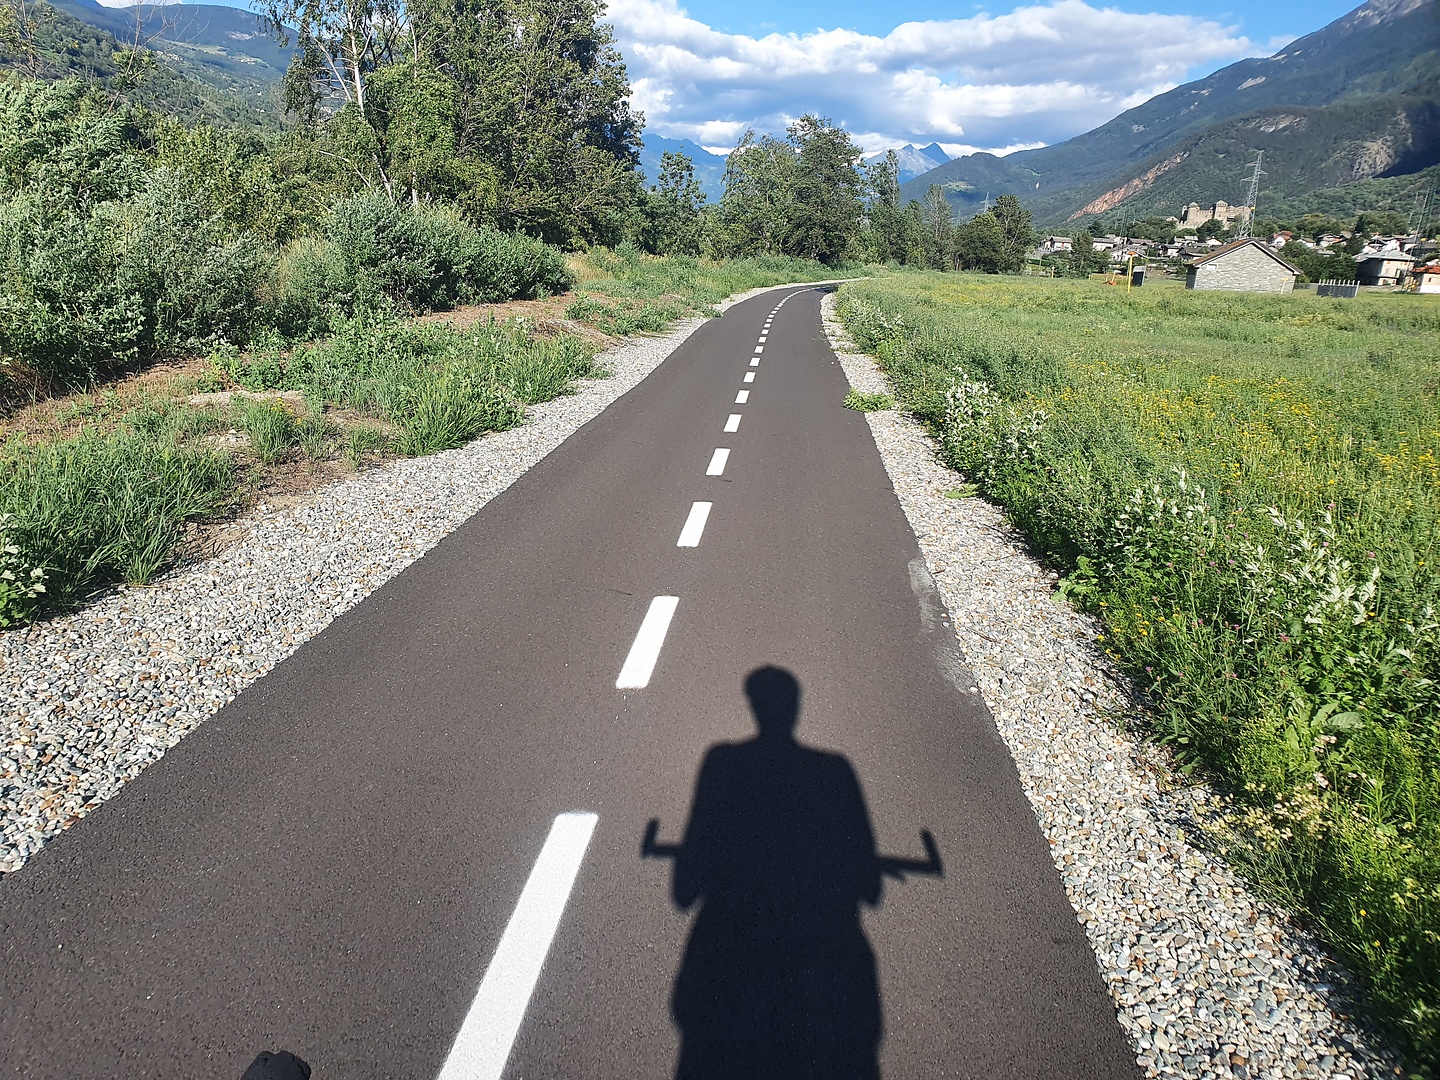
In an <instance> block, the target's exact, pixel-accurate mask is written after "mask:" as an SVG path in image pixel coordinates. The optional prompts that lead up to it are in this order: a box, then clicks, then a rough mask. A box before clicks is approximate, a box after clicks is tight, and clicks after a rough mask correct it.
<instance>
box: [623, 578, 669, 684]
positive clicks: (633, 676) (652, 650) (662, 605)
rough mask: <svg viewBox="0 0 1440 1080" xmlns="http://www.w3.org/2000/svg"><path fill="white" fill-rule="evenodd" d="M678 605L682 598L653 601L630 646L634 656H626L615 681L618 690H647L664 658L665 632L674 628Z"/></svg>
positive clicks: (656, 598) (656, 599) (631, 654)
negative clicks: (660, 660) (661, 654)
mask: <svg viewBox="0 0 1440 1080" xmlns="http://www.w3.org/2000/svg"><path fill="white" fill-rule="evenodd" d="M678 603H680V598H679V597H678V596H657V597H655V599H654V600H651V601H650V610H649V611H647V612H645V619H644V621H643V622H641V624H640V630H639V632H638V633H637V634H636V635H635V643H634V644H633V645H631V646H630V655H629V656H627V657H625V666H624V667H622V668H621V669H620V677H619V678H618V679H616V680H615V689H616V690H643V689H645V687H647V686H649V685H650V676H651V674H652V673H653V672H654V671H655V661H656V660H659V659H660V646H662V645H664V644H665V633H666V631H668V630H669V629H670V620H671V618H672V617H673V616H674V615H675V605H676V604H678Z"/></svg>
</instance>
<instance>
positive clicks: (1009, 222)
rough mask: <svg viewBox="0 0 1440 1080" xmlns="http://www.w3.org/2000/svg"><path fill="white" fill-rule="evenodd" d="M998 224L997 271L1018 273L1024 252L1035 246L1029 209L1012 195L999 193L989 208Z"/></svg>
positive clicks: (1023, 263)
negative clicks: (992, 206)
mask: <svg viewBox="0 0 1440 1080" xmlns="http://www.w3.org/2000/svg"><path fill="white" fill-rule="evenodd" d="M991 214H992V215H994V218H995V220H996V222H997V223H998V224H999V226H1000V247H999V250H998V252H997V255H996V258H997V263H996V266H997V272H998V273H1002V274H1018V273H1019V272H1020V268H1021V267H1023V266H1024V265H1025V255H1026V253H1027V252H1028V251H1029V250H1030V249H1031V248H1033V247H1034V246H1035V230H1034V229H1033V228H1031V225H1030V211H1029V210H1026V209H1025V208H1024V207H1023V206H1021V205H1020V200H1019V199H1017V198H1016V197H1015V196H1014V195H1001V196H1000V197H999V198H998V199H996V200H995V206H994V208H993V209H992V210H991Z"/></svg>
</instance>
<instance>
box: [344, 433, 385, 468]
mask: <svg viewBox="0 0 1440 1080" xmlns="http://www.w3.org/2000/svg"><path fill="white" fill-rule="evenodd" d="M388 443H389V440H388V439H387V438H386V436H385V432H383V431H382V430H380V428H378V427H375V426H374V425H373V424H356V425H354V426H353V427H351V428H350V429H349V430H348V431H347V432H346V433H345V461H346V463H347V464H349V466H350V467H351V468H352V469H359V468H360V467H361V466H362V465H364V464H365V461H366V459H367V458H370V457H373V456H376V455H379V454H383V453H384V452H385V448H386V446H387V445H388Z"/></svg>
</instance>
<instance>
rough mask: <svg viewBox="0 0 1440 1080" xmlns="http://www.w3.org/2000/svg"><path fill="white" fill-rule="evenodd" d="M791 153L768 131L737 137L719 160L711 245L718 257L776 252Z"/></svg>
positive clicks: (788, 197) (791, 172)
mask: <svg viewBox="0 0 1440 1080" xmlns="http://www.w3.org/2000/svg"><path fill="white" fill-rule="evenodd" d="M796 172H797V170H796V162H795V155H794V153H793V151H792V150H791V149H790V147H789V146H788V145H787V144H786V143H784V142H782V141H781V140H779V139H776V138H774V137H772V136H770V135H761V136H759V137H758V138H757V137H756V135H755V132H754V131H747V132H745V134H744V135H743V136H741V139H740V142H739V144H738V145H737V146H736V147H735V149H734V150H732V151H730V154H729V156H728V157H727V158H726V159H725V194H724V195H723V196H722V197H721V200H720V207H719V212H718V213H717V214H716V217H715V228H714V230H713V232H712V234H711V241H710V244H711V247H712V248H713V249H714V251H715V253H716V254H717V255H720V256H721V257H739V256H747V255H776V254H779V253H780V252H781V250H782V238H783V236H784V233H785V230H786V227H787V222H788V215H789V212H790V206H791V203H792V196H793V192H794V188H795V185H796V182H797V179H798V178H797V176H796Z"/></svg>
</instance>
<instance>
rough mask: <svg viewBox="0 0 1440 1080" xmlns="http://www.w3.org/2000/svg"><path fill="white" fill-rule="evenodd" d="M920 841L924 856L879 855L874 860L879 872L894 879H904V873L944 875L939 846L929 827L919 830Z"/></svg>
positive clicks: (929, 875) (931, 875)
mask: <svg viewBox="0 0 1440 1080" xmlns="http://www.w3.org/2000/svg"><path fill="white" fill-rule="evenodd" d="M920 842H921V843H922V844H924V845H925V858H923V859H905V858H897V857H895V856H892V855H880V856H878V857H877V858H876V860H875V861H876V862H877V863H878V864H879V866H880V873H882V874H884V875H885V876H887V877H892V878H894V879H895V880H896V881H904V880H905V875H906V874H920V875H922V876H924V877H944V876H945V864H944V863H943V862H941V861H940V848H939V847H937V846H936V844H935V837H934V835H933V834H932V833H931V832H930V830H929V829H921V830H920Z"/></svg>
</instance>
